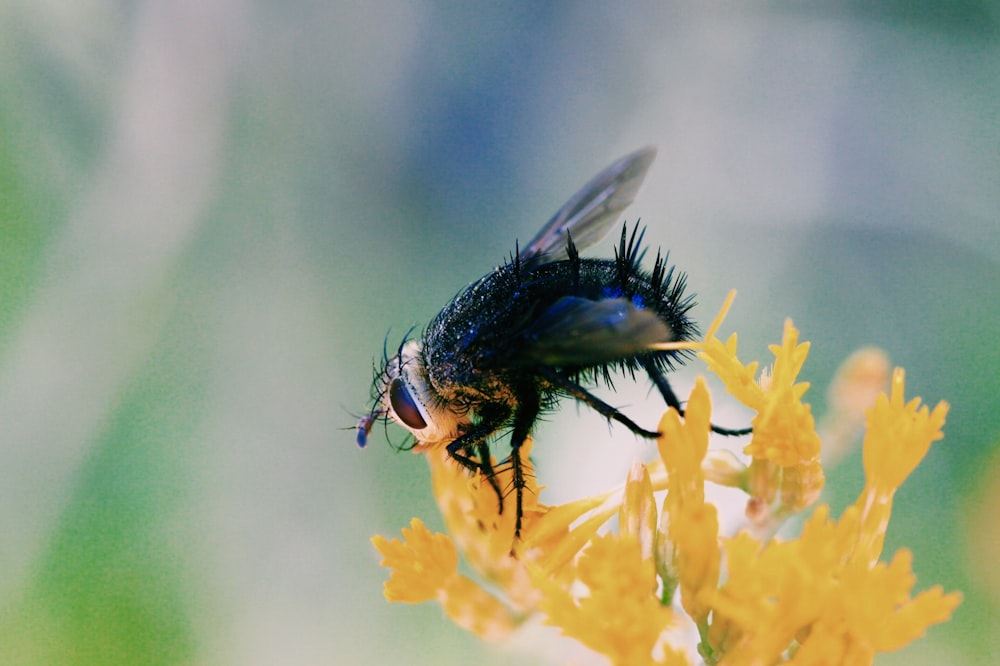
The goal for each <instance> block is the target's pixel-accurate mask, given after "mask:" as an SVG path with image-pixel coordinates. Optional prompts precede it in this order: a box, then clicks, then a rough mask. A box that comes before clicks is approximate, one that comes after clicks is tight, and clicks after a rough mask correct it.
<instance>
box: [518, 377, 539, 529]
mask: <svg viewBox="0 0 1000 666" xmlns="http://www.w3.org/2000/svg"><path fill="white" fill-rule="evenodd" d="M541 409H542V406H541V400H540V399H539V397H538V389H537V388H536V387H535V386H534V385H533V384H531V385H528V386H523V387H519V390H518V406H517V410H516V411H515V412H514V427H513V430H512V432H511V437H510V465H511V477H512V479H513V482H512V483H513V486H514V492H515V493H516V494H517V515H516V520H515V522H514V538H515V539H518V538H520V536H521V517H522V516H523V515H524V510H523V502H522V498H523V495H524V486H525V481H524V469H523V468H522V466H521V445H522V444H524V440H525V439H527V437H528V435H529V434H530V433H531V427H532V426H533V425H534V424H535V421H536V420H537V419H538V413H539V412H540V411H541Z"/></svg>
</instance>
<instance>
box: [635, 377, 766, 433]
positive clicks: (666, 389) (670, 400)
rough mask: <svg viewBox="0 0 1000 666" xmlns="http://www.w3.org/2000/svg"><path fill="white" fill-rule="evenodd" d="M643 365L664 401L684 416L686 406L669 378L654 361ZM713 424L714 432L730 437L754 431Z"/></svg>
mask: <svg viewBox="0 0 1000 666" xmlns="http://www.w3.org/2000/svg"><path fill="white" fill-rule="evenodd" d="M642 366H643V367H644V368H645V369H646V373H647V374H648V375H649V378H650V379H652V380H653V383H654V384H656V388H657V389H659V391H660V395H662V396H663V400H664V402H666V403H667V407H673V408H674V409H676V410H677V412H678V413H679V414H680V415H681V416H684V408H683V407H682V406H681V401H680V400H678V399H677V394H676V393H674V389H673V388H671V386H670V382H668V381H667V378H666V377H664V376H663V373H662V372H661V371H660V370H659V369H658V368H657V367H656V365H654V364H653V362H652V361H649V360H646V361H643V362H642ZM711 425H712V432H714V433H718V434H720V435H726V436H728V437H738V436H740V435H749V434H750V433H752V432H753V428H738V429H733V428H723V427H721V426H717V425H715V424H711Z"/></svg>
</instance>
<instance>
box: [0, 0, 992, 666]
mask: <svg viewBox="0 0 1000 666" xmlns="http://www.w3.org/2000/svg"><path fill="white" fill-rule="evenodd" d="M0 90H2V91H3V92H2V94H0V225H2V226H0V663H3V664H140V663H141V664H238V665H241V666H242V665H256V664H260V665H265V664H268V665H269V664H341V663H343V664H348V663H350V664H381V663H391V662H395V663H408V664H419V663H428V664H429V663H470V662H473V661H475V662H476V663H480V664H483V665H486V664H501V663H509V662H510V661H511V660H512V659H514V658H516V659H517V660H518V663H522V664H547V663H563V662H565V661H566V658H565V657H564V656H561V655H562V654H563V653H562V652H561V650H562V649H563V648H564V646H563V645H562V644H560V643H558V642H557V641H554V640H553V638H552V636H551V635H550V634H548V633H546V632H545V631H542V630H539V629H529V630H528V631H525V632H524V633H523V634H522V635H519V636H518V637H517V638H516V640H514V641H513V642H512V644H511V645H503V646H493V645H485V644H482V643H480V642H479V641H477V640H476V639H474V638H472V637H470V636H467V635H465V634H464V633H463V632H461V631H460V630H459V629H457V628H455V627H453V626H452V625H451V624H450V623H449V622H447V621H446V620H443V619H442V615H441V612H440V609H439V608H438V607H437V606H435V605H432V604H427V605H424V606H417V607H410V606H403V605H388V604H387V603H386V602H385V601H384V600H383V599H382V596H381V584H382V581H383V580H384V579H385V576H386V574H385V572H384V571H383V570H382V569H380V567H379V566H378V559H379V558H378V556H377V554H376V553H375V552H374V549H373V548H372V547H371V545H370V544H369V541H368V539H369V537H370V536H371V535H373V534H375V533H382V534H386V535H389V536H393V535H396V534H397V533H398V530H399V528H400V527H402V526H403V525H405V524H406V523H407V522H408V521H409V519H410V517H411V516H414V515H418V516H422V517H424V518H425V519H426V520H427V521H428V522H429V523H430V524H431V525H432V527H440V521H439V520H438V518H437V514H436V510H435V509H434V506H433V502H432V500H431V498H430V493H429V482H428V474H427V471H426V466H425V465H424V463H423V461H422V460H420V459H417V458H415V457H414V456H412V455H409V454H405V453H396V452H394V451H393V449H392V448H391V447H390V446H389V445H388V444H387V443H386V442H385V438H384V436H383V434H382V431H381V429H377V430H375V431H373V433H372V442H371V444H370V445H369V447H368V449H367V450H364V451H362V450H359V449H357V447H356V446H355V445H354V433H353V431H352V430H351V427H352V426H353V424H354V423H355V421H356V418H357V415H358V414H359V413H361V412H362V411H363V410H365V409H366V408H367V407H368V405H367V399H368V395H369V389H370V381H371V376H372V362H373V359H376V358H377V357H379V356H380V354H381V348H382V344H383V340H384V339H385V338H386V331H387V330H388V331H390V333H389V341H390V344H395V343H396V341H397V340H398V338H399V336H401V335H402V334H403V333H404V332H405V331H406V330H407V329H408V328H409V327H410V326H413V325H416V326H418V327H419V326H421V325H422V324H423V323H426V322H427V320H428V319H429V318H430V317H431V316H433V315H434V314H435V313H436V312H437V310H438V309H439V308H440V307H441V306H442V305H443V304H444V303H445V302H446V301H447V300H448V299H449V298H450V297H451V296H452V295H454V293H455V292H456V291H457V290H458V289H460V288H461V287H462V286H464V285H465V284H466V283H468V282H469V281H471V280H473V279H475V278H477V277H479V276H480V275H481V274H482V273H484V272H486V271H487V270H489V269H490V268H491V267H493V266H494V265H496V264H498V263H499V262H501V261H502V260H503V259H504V257H505V256H506V255H507V254H508V253H509V252H510V251H511V250H512V249H513V247H514V241H515V239H521V240H522V241H524V240H525V239H527V238H530V237H531V236H532V235H533V234H534V232H535V231H536V230H537V229H538V227H539V226H540V225H541V224H542V223H543V222H544V221H545V220H547V219H548V217H549V216H550V215H551V214H552V213H553V212H555V210H556V209H557V208H558V207H559V206H560V205H561V204H562V203H563V202H564V201H565V200H566V199H567V198H568V197H569V196H570V195H571V194H572V193H573V192H574V191H575V190H576V189H577V188H578V187H580V186H581V185H583V183H584V182H586V180H587V179H589V178H590V177H591V176H592V175H594V174H595V173H596V172H597V171H598V170H599V169H600V168H602V167H604V166H605V165H606V164H608V163H609V162H611V161H612V160H613V159H615V158H617V157H619V156H620V155H622V154H624V153H626V152H628V151H630V150H632V149H635V148H638V147H640V146H643V145H646V144H656V145H658V146H659V149H660V154H659V157H658V160H657V162H656V163H655V164H654V166H653V168H652V170H651V172H650V174H649V176H648V178H647V181H646V185H645V188H644V189H643V190H642V192H641V193H640V196H639V198H638V199H637V201H636V203H635V204H634V205H633V207H632V208H631V209H630V210H629V213H628V219H629V220H635V219H636V217H641V219H642V222H643V223H644V224H646V225H648V227H649V228H648V232H647V239H648V240H649V241H650V242H651V243H652V244H653V245H654V246H656V245H660V246H663V247H665V248H669V249H670V251H671V258H672V259H673V261H674V262H675V263H677V264H678V265H679V267H680V268H682V269H683V270H685V271H687V272H688V274H689V278H690V283H691V285H692V289H693V290H694V291H696V292H697V293H698V294H699V302H700V303H701V305H700V307H699V308H698V310H697V313H698V315H697V316H698V317H699V318H700V319H701V320H702V321H707V320H708V319H710V318H711V317H712V316H713V315H714V313H715V311H716V309H717V308H718V305H719V304H720V303H721V301H722V299H723V297H724V295H725V293H726V292H727V291H728V290H729V289H731V288H737V289H738V290H739V297H738V299H737V301H736V306H735V308H734V310H733V312H732V313H731V314H730V317H729V319H728V320H727V324H726V326H727V330H729V331H731V330H736V331H739V333H740V336H741V338H740V340H741V350H742V353H741V355H742V356H743V357H744V358H745V359H747V360H749V359H753V358H758V359H761V360H764V361H766V360H767V359H769V358H770V356H769V355H768V353H767V350H766V345H767V344H768V343H773V342H777V341H778V340H779V339H780V335H781V328H782V322H783V320H784V318H785V317H792V318H793V319H794V321H795V323H796V325H797V326H798V327H799V328H800V329H801V331H802V337H803V338H804V339H806V340H811V341H812V342H813V351H812V354H811V356H810V359H809V362H808V363H807V365H806V369H805V371H804V376H805V379H807V380H809V381H811V382H812V383H813V389H812V391H811V392H810V394H809V395H810V396H811V397H812V400H813V401H814V402H815V403H816V411H817V412H822V410H823V407H822V405H823V402H824V399H823V396H824V390H825V387H826V385H827V384H828V383H829V381H830V379H831V377H832V375H833V372H834V370H835V368H836V367H837V364H838V363H839V362H840V361H841V360H842V359H843V358H845V357H846V356H847V355H848V354H849V353H850V352H851V351H852V350H854V349H855V348H857V347H860V346H864V345H878V346H881V347H883V348H884V349H886V350H887V352H888V353H889V354H890V356H891V358H892V361H893V363H894V364H896V365H901V366H904V367H905V368H906V369H907V394H908V396H915V395H919V396H922V397H923V398H924V400H925V401H926V402H928V403H930V404H931V405H933V404H936V402H937V401H938V400H948V401H949V402H950V403H951V405H952V408H951V412H950V414H949V419H948V423H947V425H946V429H945V430H946V438H945V440H944V441H943V442H940V443H938V444H936V445H935V446H934V447H933V448H932V450H931V452H930V455H929V456H928V459H927V461H926V462H925V463H924V465H923V466H922V467H920V468H919V469H918V470H917V472H916V473H915V474H914V476H913V477H911V479H910V480H909V482H908V483H907V484H906V485H905V486H904V487H903V489H902V490H901V491H900V492H899V494H898V495H897V504H896V510H895V513H894V519H893V525H892V527H891V530H890V534H889V539H888V542H887V553H889V554H891V553H892V552H894V551H895V550H896V549H898V548H899V547H902V546H904V545H906V546H909V547H911V548H912V549H913V550H914V551H915V565H914V566H915V570H916V573H917V575H918V583H917V586H918V588H920V589H923V588H926V587H928V586H930V585H931V584H934V583H942V584H943V585H944V586H945V588H946V589H948V590H951V589H958V590H961V591H963V592H964V594H965V602H964V603H963V605H962V606H961V607H960V608H959V610H958V611H957V613H956V614H955V617H954V620H953V621H952V622H951V623H950V624H947V625H943V626H939V627H935V628H933V629H932V630H931V631H930V632H929V635H928V637H927V638H926V639H925V640H924V641H923V642H920V643H918V644H916V645H915V646H914V647H911V648H910V649H908V650H905V651H903V652H901V653H898V654H894V655H888V656H886V657H884V658H881V659H880V660H879V663H881V664H902V663H906V664H939V663H955V664H981V663H988V662H990V659H995V657H993V656H992V655H995V654H1000V638H998V637H1000V612H998V606H1000V575H998V573H997V568H996V566H995V564H993V563H995V562H996V561H997V559H998V558H1000V537H998V531H1000V518H998V517H997V516H1000V452H998V447H997V444H998V441H1000V409H998V401H997V399H996V396H997V395H998V389H1000V344H998V336H1000V300H998V294H1000V4H998V3H997V2H988V1H982V2H974V1H965V2H951V3H940V2H928V1H923V0H917V1H912V2H892V1H887V2H875V3H864V2H828V3H807V4H802V5H800V4H797V3H761V4H756V3H728V4H724V5H719V6H713V7H708V6H703V5H701V4H700V3H691V4H688V3H660V2H655V3H654V2H647V3H633V4H629V5H627V6H625V5H616V4H611V3H598V2H585V3H575V2H556V3H546V4H535V3H512V4H510V5H508V6H506V7H502V8H501V7H499V6H493V5H490V4H486V3H479V4H475V5H459V3H445V2H407V1H403V0H400V1H398V2H374V3H356V4H345V3H338V2H316V1H308V0H306V1H299V2H290V3H278V2H253V1H250V0H215V1H213V2H194V1H190V0H182V1H180V2H177V1H165V0H149V1H147V2H138V3H135V2H125V3H107V2H100V1H99V0H98V1H92V2H84V3H39V2H26V1H23V0H6V2H3V3H2V4H0ZM595 251H599V252H601V253H603V254H609V253H610V240H609V241H608V242H606V243H604V244H602V245H601V246H600V247H599V248H597V249H593V250H591V252H592V253H593V252H595ZM693 377H694V370H685V371H682V372H680V373H678V376H677V379H676V380H675V383H676V384H677V387H678V390H679V392H680V393H682V394H686V392H687V391H688V389H689V387H690V385H691V382H692V381H693ZM628 384H629V383H628V382H623V386H622V390H621V392H620V394H619V396H616V397H614V398H612V399H613V400H615V402H616V404H622V405H629V413H630V414H631V415H633V416H634V417H635V418H636V419H637V420H639V421H640V422H641V423H655V422H656V419H657V417H658V415H659V413H660V412H661V411H662V406H661V405H659V404H657V401H656V400H654V399H652V398H647V387H645V386H637V387H632V386H629V385H628ZM715 395H716V400H717V402H719V403H724V402H725V397H724V395H723V392H722V391H721V390H718V389H717V390H716V391H715ZM719 409H720V410H721V411H720V416H719V418H718V420H719V421H720V422H723V423H727V424H731V425H739V423H740V419H742V418H744V417H745V414H744V413H742V412H740V411H739V410H738V409H736V408H735V407H733V408H732V411H731V413H727V412H726V411H725V409H726V408H725V407H724V406H721V407H719ZM595 432H596V433H601V434H602V435H601V436H600V437H595V436H594V435H593V433H595ZM605 432H607V428H606V427H605V426H604V425H603V423H602V422H601V420H600V419H599V418H598V417H595V416H594V415H591V414H587V413H584V412H583V411H580V410H577V409H576V408H574V407H573V406H572V405H571V404H567V405H565V406H564V408H563V409H562V410H561V412H559V413H558V414H555V415H552V416H551V417H550V418H549V419H548V420H547V422H546V423H545V424H544V425H543V426H542V428H541V430H540V432H539V436H538V442H539V444H538V446H537V447H536V459H537V464H538V473H539V476H540V480H541V481H542V482H543V483H547V484H548V485H549V487H550V488H549V490H548V491H547V493H550V494H549V495H548V498H549V500H550V501H553V502H554V501H560V500H564V499H570V498H572V497H578V496H580V495H582V494H584V493H586V492H595V491H597V490H602V489H604V488H606V487H608V485H610V484H612V483H618V482H620V481H621V480H622V479H624V476H625V471H626V470H627V468H628V464H629V462H630V460H631V458H632V457H634V456H635V455H642V454H643V453H646V454H648V453H649V451H648V448H644V445H643V444H642V443H641V442H636V441H635V440H634V438H632V437H631V436H629V435H627V434H623V433H620V432H617V429H616V430H614V431H613V432H611V433H609V434H608V436H607V437H604V436H603V433H605ZM390 435H391V437H392V439H393V440H394V441H396V442H399V441H400V440H402V432H400V431H391V432H390ZM646 447H648V445H646ZM829 477H830V482H829V487H828V492H827V500H828V501H829V502H831V503H832V504H833V506H834V508H835V511H838V512H839V511H840V510H842V509H843V507H844V506H846V505H847V504H848V503H849V502H851V501H852V500H853V499H854V497H855V496H856V494H857V492H858V491H859V489H860V487H861V483H862V473H861V460H860V453H859V452H857V451H855V452H854V453H853V454H852V455H849V456H848V457H846V458H845V459H844V460H842V461H841V462H840V463H839V465H838V466H836V467H834V468H832V469H830V470H829ZM574 659H575V661H574V663H579V664H584V663H600V662H593V661H592V659H591V658H588V657H586V656H576V657H574ZM992 663H996V662H995V661H994V662H992Z"/></svg>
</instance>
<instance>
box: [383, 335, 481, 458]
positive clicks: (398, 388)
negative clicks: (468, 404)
mask: <svg viewBox="0 0 1000 666" xmlns="http://www.w3.org/2000/svg"><path fill="white" fill-rule="evenodd" d="M383 382H384V385H383V387H382V406H383V409H384V411H385V414H386V415H388V416H389V418H391V419H392V420H393V421H395V422H396V423H398V424H400V425H401V426H403V427H404V428H406V429H407V430H409V431H410V432H411V433H413V436H414V437H416V439H417V441H418V442H420V443H422V444H440V443H448V442H451V441H453V440H454V439H455V438H456V437H458V436H459V434H460V433H461V432H462V430H463V429H464V428H465V427H466V426H467V425H468V423H469V416H468V413H458V412H456V411H455V410H453V409H451V408H450V407H449V403H448V401H447V400H446V399H445V398H444V397H443V396H441V395H439V394H438V392H437V391H436V390H435V389H434V386H433V385H432V384H431V381H430V378H429V377H428V374H427V366H426V363H425V361H424V355H423V352H422V349H421V346H420V343H419V342H416V341H413V340H411V341H410V342H407V343H406V344H405V345H403V347H402V348H401V349H400V351H399V353H398V354H397V355H396V357H395V358H393V359H392V360H391V361H390V362H389V365H388V366H387V367H386V369H385V373H384V375H383Z"/></svg>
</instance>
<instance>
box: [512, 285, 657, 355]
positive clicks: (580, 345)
mask: <svg viewBox="0 0 1000 666" xmlns="http://www.w3.org/2000/svg"><path fill="white" fill-rule="evenodd" d="M671 340H673V334H672V332H671V330H670V327H669V326H667V324H665V323H664V322H663V321H662V320H661V319H660V318H659V317H657V316H656V315H655V314H654V313H653V312H651V311H649V310H643V309H641V308H638V307H636V306H635V305H634V304H633V303H632V301H630V300H629V299H627V298H606V299H603V300H599V301H592V300H590V299H587V298H578V297H576V296H564V297H563V298H560V299H559V300H558V301H556V302H555V303H553V304H552V305H551V306H550V307H549V309H548V310H546V311H545V312H543V313H542V314H541V316H540V317H538V319H536V320H535V321H534V322H533V323H532V324H531V327H530V328H529V329H528V330H527V331H526V332H525V345H524V348H523V350H522V351H523V354H522V356H523V359H519V360H524V361H529V362H534V363H543V364H545V365H553V366H557V367H566V366H590V365H597V364H599V363H609V362H612V361H615V360H618V359H621V358H625V357H627V356H633V355H635V354H638V353H640V352H643V351H648V350H649V345H651V344H653V343H655V342H670V341H671Z"/></svg>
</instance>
